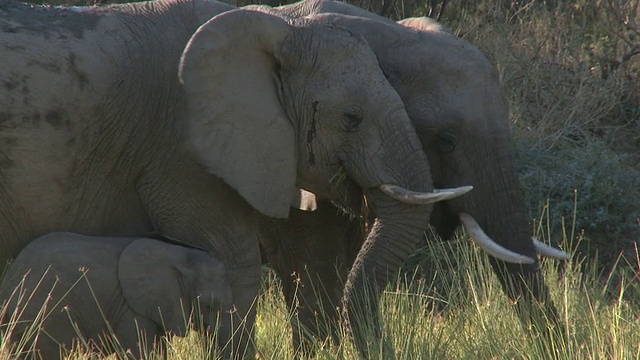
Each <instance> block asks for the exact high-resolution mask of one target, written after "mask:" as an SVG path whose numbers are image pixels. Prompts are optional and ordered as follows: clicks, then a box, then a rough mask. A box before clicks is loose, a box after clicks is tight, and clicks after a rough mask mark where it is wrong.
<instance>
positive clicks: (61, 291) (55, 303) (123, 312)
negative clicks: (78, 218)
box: [0, 233, 231, 359]
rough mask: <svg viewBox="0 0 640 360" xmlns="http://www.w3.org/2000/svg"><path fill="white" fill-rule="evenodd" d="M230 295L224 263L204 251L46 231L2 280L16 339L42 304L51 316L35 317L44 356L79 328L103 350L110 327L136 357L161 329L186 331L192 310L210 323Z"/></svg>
mask: <svg viewBox="0 0 640 360" xmlns="http://www.w3.org/2000/svg"><path fill="white" fill-rule="evenodd" d="M230 301H231V288H230V287H229V284H227V282H226V276H225V270H224V266H223V265H222V263H221V262H219V261H218V260H216V259H214V258H213V257H212V256H211V255H209V254H208V253H207V252H205V251H203V250H199V249H195V248H189V247H184V246H180V245H174V244H169V243H166V242H163V241H158V240H154V239H150V238H101V237H88V236H83V235H78V234H73V233H50V234H47V235H45V236H42V237H40V238H38V239H36V240H34V241H32V242H31V243H29V245H27V247H25V248H24V249H23V250H22V251H21V252H20V254H19V255H18V257H17V258H16V259H15V260H14V262H13V263H12V264H11V266H10V267H9V269H8V270H7V272H6V273H5V276H4V278H3V280H2V284H1V285H0V303H2V304H3V306H7V307H6V309H7V314H8V315H11V314H14V313H16V314H20V315H19V317H17V318H14V319H12V320H14V321H16V322H17V325H16V327H15V328H14V330H13V337H14V340H15V339H20V338H22V337H23V336H24V333H25V331H27V329H29V327H30V326H32V323H33V322H34V320H36V319H37V318H39V315H38V314H39V312H41V311H42V310H41V309H42V308H43V306H45V307H44V308H45V311H46V313H47V314H49V315H48V316H47V317H46V319H44V320H40V321H41V322H38V324H41V328H42V329H43V330H44V331H42V332H41V333H40V335H39V336H38V338H37V340H35V341H36V344H35V346H34V349H36V350H37V351H38V353H39V356H41V357H42V358H43V359H58V358H60V356H59V354H60V347H61V346H62V347H63V348H65V349H66V350H70V349H71V348H72V346H73V342H74V338H77V337H78V332H79V334H81V335H82V338H83V339H84V340H86V341H87V342H88V343H89V344H91V345H92V346H94V347H95V348H94V350H96V351H102V352H103V354H109V353H110V352H111V351H113V350H115V349H114V348H113V347H111V348H110V347H109V345H106V346H105V345H103V344H102V343H101V340H100V338H103V339H104V338H105V336H106V338H108V337H109V336H110V334H112V333H113V334H114V335H115V336H116V337H117V339H118V341H119V342H120V345H121V346H122V348H123V349H125V350H126V349H131V350H132V353H133V354H136V356H139V355H140V354H139V350H142V351H143V354H144V353H145V352H146V350H148V349H149V348H150V347H151V346H152V345H153V343H154V341H157V340H158V339H159V337H160V336H162V335H164V334H165V332H172V333H174V334H176V335H179V336H184V335H185V332H186V325H185V324H188V319H189V317H190V314H192V311H194V310H196V309H199V310H198V311H200V312H202V314H205V315H207V314H211V315H209V316H204V317H203V326H204V327H207V326H210V325H214V326H215V324H216V317H215V316H216V315H215V314H216V312H217V311H218V310H221V309H220V308H219V307H220V306H221V304H223V303H227V304H228V303H229V302H230ZM6 304H8V305H6ZM194 306H195V307H194ZM16 309H19V311H16ZM183 309H184V310H183ZM183 311H184V312H183ZM196 313H197V312H194V314H196ZM41 316H42V314H41V315H40V317H41ZM7 320H8V319H4V321H3V323H6V321H7ZM138 333H141V334H144V335H143V337H142V338H141V340H142V342H141V343H139V340H138ZM107 344H108V343H107ZM109 349H111V351H110V350H109ZM25 355H26V354H25ZM31 355H35V354H31ZM35 356H36V358H37V356H38V355H35ZM29 358H32V356H29Z"/></svg>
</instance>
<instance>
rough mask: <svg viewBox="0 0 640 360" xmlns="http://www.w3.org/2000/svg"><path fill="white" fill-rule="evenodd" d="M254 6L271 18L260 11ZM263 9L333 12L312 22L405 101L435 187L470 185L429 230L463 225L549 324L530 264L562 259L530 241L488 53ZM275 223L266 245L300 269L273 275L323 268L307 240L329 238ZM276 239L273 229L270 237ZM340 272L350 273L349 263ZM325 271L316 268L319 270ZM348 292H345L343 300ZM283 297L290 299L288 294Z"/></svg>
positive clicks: (316, 4)
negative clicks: (343, 32) (283, 251)
mask: <svg viewBox="0 0 640 360" xmlns="http://www.w3.org/2000/svg"><path fill="white" fill-rule="evenodd" d="M261 8H262V9H263V11H268V10H267V8H266V7H261ZM270 11H276V12H277V11H280V12H284V13H286V14H288V15H290V16H307V15H309V14H318V13H325V12H331V13H334V14H320V15H315V17H316V18H322V19H326V20H328V21H331V22H333V23H335V24H337V25H339V26H343V27H345V28H348V29H350V30H351V31H353V32H355V33H358V34H360V35H362V36H363V37H364V38H365V39H366V40H367V41H368V43H369V45H370V46H371V48H372V49H373V51H374V52H375V53H376V56H377V57H378V61H379V62H380V66H381V67H382V69H383V71H384V73H385V75H386V76H387V78H388V80H389V82H390V83H391V85H392V86H393V87H394V88H395V89H396V90H397V91H398V94H399V95H400V97H401V98H402V100H403V102H404V103H405V106H406V108H407V112H408V114H409V116H410V118H411V121H412V123H413V125H414V126H415V128H416V131H417V133H418V137H419V139H420V141H421V144H422V147H423V149H424V151H425V153H426V155H427V156H426V158H427V159H428V162H429V165H430V168H431V175H432V178H433V182H434V184H435V186H436V187H455V186H461V185H472V186H473V187H474V190H473V191H472V192H470V193H469V194H467V195H465V196H463V197H459V198H456V199H453V200H449V201H446V202H441V203H438V204H436V205H435V206H434V211H433V213H432V215H431V217H430V223H431V225H433V226H434V228H435V229H436V230H437V232H438V233H439V234H440V235H441V236H442V237H443V238H445V239H449V238H450V237H451V236H452V235H453V232H454V230H455V229H456V228H457V227H458V225H459V224H460V223H462V224H463V225H464V226H465V228H466V229H467V231H468V232H469V233H470V234H471V235H472V237H473V239H474V240H476V241H477V242H478V243H479V245H480V246H481V247H482V248H483V249H484V250H486V251H487V252H488V253H489V254H490V255H491V262H492V265H493V267H494V270H495V272H496V274H497V275H498V278H499V279H500V281H501V283H502V285H503V287H504V289H505V291H506V293H507V294H508V295H509V297H511V298H512V299H514V300H517V299H520V300H519V301H518V302H517V304H518V309H519V310H520V309H521V308H522V310H526V309H524V308H526V307H528V306H529V305H534V304H542V307H541V310H542V311H543V312H545V313H546V317H547V318H548V319H551V322H552V323H553V322H554V321H556V320H557V312H556V310H555V308H554V306H553V304H552V303H551V300H550V298H549V293H548V290H547V288H546V285H545V283H544V279H543V277H542V274H541V272H540V267H539V263H538V259H537V258H538V254H541V255H545V256H552V257H558V258H561V259H566V258H567V254H565V253H563V252H561V251H559V250H557V249H554V248H551V247H549V246H547V245H544V244H542V243H540V242H538V241H536V240H535V239H532V237H531V227H530V226H529V220H530V219H529V216H528V212H527V210H526V208H525V205H524V201H523V196H522V191H521V189H520V185H519V182H518V178H517V174H516V171H515V168H514V164H513V159H512V146H511V138H510V133H509V112H508V108H507V105H506V101H505V99H504V98H503V96H502V94H501V88H500V83H499V79H498V75H497V73H496V71H495V69H494V67H493V65H492V64H491V63H490V62H489V61H488V59H487V58H486V56H485V55H484V54H483V53H482V52H481V51H480V50H478V49H477V48H475V47H474V46H473V45H471V44H469V43H468V42H466V41H464V40H462V39H460V38H457V37H456V36H454V35H453V34H451V33H450V32H449V31H448V30H447V29H446V28H445V27H442V26H438V24H437V23H435V22H434V21H433V20H427V21H425V20H421V19H419V18H414V19H410V20H406V21H401V22H400V24H396V23H393V22H392V21H390V20H388V19H385V18H381V17H379V16H377V15H375V14H372V13H369V12H366V11H364V10H362V9H359V8H356V7H353V6H350V5H348V4H344V3H341V2H333V1H325V0H309V1H302V2H298V3H295V4H292V5H286V6H281V7H279V8H274V9H271V10H270ZM335 13H340V14H335ZM343 14H346V15H343ZM318 217H319V218H322V221H323V222H324V223H325V226H326V227H329V226H332V225H331V224H332V223H333V224H334V226H335V227H336V228H342V227H344V225H343V222H344V220H343V219H340V218H339V215H335V220H334V221H333V222H332V221H331V219H329V218H328V217H327V216H326V214H319V215H318ZM306 221H308V222H309V223H310V224H315V223H316V222H317V220H314V219H313V215H310V216H307V219H306ZM281 226H283V228H285V229H287V231H285V232H281V233H280V234H279V235H280V236H281V238H280V239H274V240H271V241H270V243H277V242H278V241H280V244H279V245H278V246H279V247H282V248H288V247H291V248H298V249H299V250H298V252H297V256H296V264H298V265H297V268H295V269H294V268H285V269H282V270H280V271H282V272H283V276H284V277H286V276H288V274H289V273H291V272H292V271H300V268H302V267H305V266H306V270H305V271H308V272H310V273H312V274H313V273H314V272H315V271H316V270H315V269H314V264H316V263H319V262H321V261H320V259H318V255H319V254H320V255H321V254H322V253H318V252H317V251H314V250H313V249H315V247H316V246H317V245H316V244H312V243H311V242H315V241H325V242H327V243H331V242H332V241H334V240H321V239H320V238H318V237H313V236H312V237H306V236H305V234H304V233H303V232H304V231H306V230H304V231H303V230H300V235H299V236H296V234H295V232H294V231H291V228H293V229H295V228H297V229H303V228H304V226H303V225H302V224H296V225H295V226H293V225H286V224H284V223H283V224H282V225H281ZM314 226H315V225H310V226H309V228H313V227H314ZM354 226H359V225H358V224H356V225H354ZM275 233H277V232H276V231H273V229H272V234H275ZM293 243H295V245H294V244H293ZM305 243H309V244H308V246H309V248H310V249H311V250H309V251H306V252H305V251H304V250H300V247H301V246H304V245H301V244H305ZM362 255H363V254H361V256H360V257H358V259H360V258H362ZM341 258H344V257H343V256H342V254H341V253H337V254H331V255H330V256H327V258H326V259H325V260H324V261H325V262H329V263H332V262H334V261H336V260H337V261H342V260H341ZM402 260H404V258H400V259H391V260H390V261H389V262H388V263H380V267H386V268H387V269H388V271H390V273H394V272H395V270H397V268H398V264H399V263H400V262H401V261H402ZM267 261H268V262H269V263H271V262H277V261H279V260H278V259H273V260H272V259H267ZM356 264H357V262H356ZM279 266H280V265H276V268H278V267H279ZM341 266H342V267H345V266H346V267H348V266H349V263H347V264H341ZM280 267H282V266H280ZM323 271H324V270H323V269H319V270H318V273H322V272H323ZM312 276H315V277H323V276H325V275H312ZM382 284H384V282H382ZM330 291H335V290H330ZM348 293H349V288H347V290H346V292H345V297H347V296H348ZM285 297H291V296H290V295H287V294H285ZM304 303H307V304H313V303H314V300H313V299H307V300H305V301H304ZM536 306H537V305H535V306H534V307H536ZM316 310H317V311H320V310H321V309H316ZM524 313H525V311H523V312H522V314H524ZM523 319H524V317H523ZM301 321H302V322H305V321H304V320H301ZM556 324H557V322H556ZM543 326H544V325H543ZM311 332H312V333H313V332H314V330H313V329H311Z"/></svg>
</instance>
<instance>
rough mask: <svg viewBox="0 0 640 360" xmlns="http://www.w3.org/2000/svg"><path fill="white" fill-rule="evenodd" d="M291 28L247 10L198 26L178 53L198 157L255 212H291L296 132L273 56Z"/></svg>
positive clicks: (278, 63)
mask: <svg viewBox="0 0 640 360" xmlns="http://www.w3.org/2000/svg"><path fill="white" fill-rule="evenodd" d="M292 32H293V27H292V26H290V25H289V24H287V23H286V22H285V21H284V20H282V19H280V18H278V17H276V16H273V15H268V14H263V13H260V12H256V11H249V10H234V11H229V12H226V13H223V14H221V15H218V16H216V17H214V18H212V19H211V20H209V21H208V22H207V23H205V24H204V25H202V26H201V27H200V28H199V29H198V31H197V32H196V33H195V34H194V35H193V36H192V37H191V40H190V41H189V43H188V44H187V47H186V48H185V50H184V53H183V54H182V59H181V63H180V74H179V76H180V81H181V82H182V84H183V85H184V91H185V93H186V108H185V111H186V113H185V114H186V119H184V121H186V124H187V128H188V134H189V135H188V136H189V140H190V142H191V145H192V146H193V149H194V151H195V155H196V157H197V158H198V160H199V161H200V162H201V163H202V164H203V165H204V166H206V168H207V170H208V171H209V172H211V173H212V174H214V175H216V176H218V177H220V178H222V179H224V181H226V182H227V183H228V184H229V185H231V186H232V187H233V188H234V189H236V190H237V191H238V192H239V193H240V195H242V196H243V197H244V198H245V199H246V200H247V201H248V202H249V204H251V205H252V206H253V207H254V208H256V209H257V210H258V211H260V212H261V213H263V214H265V215H267V216H272V217H278V218H285V217H287V216H288V215H289V205H290V204H291V202H292V199H293V197H294V194H295V184H296V166H297V156H296V153H295V134H294V128H293V125H292V124H291V122H290V120H289V119H288V118H287V116H286V113H285V110H284V108H283V107H282V104H281V101H280V99H279V97H278V93H279V90H278V89H279V86H281V85H280V84H279V80H278V69H279V68H280V66H281V65H282V63H281V61H279V60H278V58H277V57H276V55H275V54H279V53H280V52H281V50H282V48H283V47H284V45H283V43H284V42H285V40H286V38H287V37H288V36H290V35H291V34H292Z"/></svg>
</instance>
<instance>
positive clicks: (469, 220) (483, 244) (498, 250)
mask: <svg viewBox="0 0 640 360" xmlns="http://www.w3.org/2000/svg"><path fill="white" fill-rule="evenodd" d="M458 216H459V217H460V221H461V222H462V225H463V226H464V228H465V230H466V231H467V233H469V236H471V239H473V240H474V241H475V242H476V243H477V244H478V246H480V248H481V249H482V250H484V251H485V252H487V253H488V254H489V255H491V256H493V257H495V258H497V259H499V260H502V261H505V262H508V263H514V264H533V263H534V262H535V260H534V259H532V258H530V257H528V256H524V255H521V254H518V253H515V252H513V251H511V250H508V249H506V248H504V247H503V246H501V245H499V244H498V243H496V242H495V241H493V240H492V239H491V238H490V237H489V236H488V235H487V234H486V233H485V232H484V231H483V230H482V227H480V225H479V224H478V222H476V220H475V219H474V218H473V217H472V216H471V215H469V214H467V213H463V212H461V213H459V214H458ZM533 243H534V246H535V248H536V250H537V251H538V253H540V255H542V256H547V257H552V258H556V259H561V260H568V259H569V255H568V254H567V253H565V252H564V251H562V250H559V249H556V248H553V247H551V246H549V245H546V244H544V243H542V242H540V241H538V240H536V239H535V238H533Z"/></svg>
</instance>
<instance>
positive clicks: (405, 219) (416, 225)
mask: <svg viewBox="0 0 640 360" xmlns="http://www.w3.org/2000/svg"><path fill="white" fill-rule="evenodd" d="M367 195H368V196H367V198H368V199H369V200H370V201H371V203H372V204H371V205H372V207H373V210H374V212H375V214H376V220H375V223H374V224H373V227H372V228H371V230H370V232H369V236H368V237H367V240H366V241H365V243H364V245H363V246H362V248H361V249H360V252H359V253H358V256H357V258H356V260H355V262H354V264H353V266H352V268H351V271H350V273H349V276H348V278H347V282H346V284H345V291H344V297H343V312H344V315H345V317H346V318H347V319H348V321H349V324H350V326H351V331H352V335H353V338H354V341H355V342H356V346H357V348H358V350H359V351H360V353H361V354H362V355H363V357H364V358H370V356H369V355H370V354H369V346H368V342H369V341H374V342H376V341H378V340H379V339H380V338H381V332H380V322H379V318H378V302H379V298H380V294H381V291H382V290H383V289H384V288H385V286H386V285H387V283H388V282H389V280H390V277H391V276H394V275H395V274H396V273H397V271H398V269H399V268H400V266H401V265H402V264H403V263H404V261H405V260H406V259H407V257H408V256H409V255H410V254H411V253H413V252H414V251H415V250H416V249H417V248H418V246H419V244H420V242H421V241H422V235H423V233H424V231H425V230H426V228H427V226H428V219H429V215H430V213H431V209H432V206H431V205H412V204H407V203H404V202H400V201H397V200H395V199H393V198H391V197H389V196H388V195H386V194H384V193H383V192H382V191H381V190H379V189H372V190H370V191H369V193H368V194H367ZM374 346H376V345H374ZM384 350H385V351H389V352H388V353H386V354H384V355H385V356H384V357H385V358H387V357H389V356H391V355H392V353H391V352H390V350H389V349H388V348H387V347H386V346H385V349H384Z"/></svg>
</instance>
